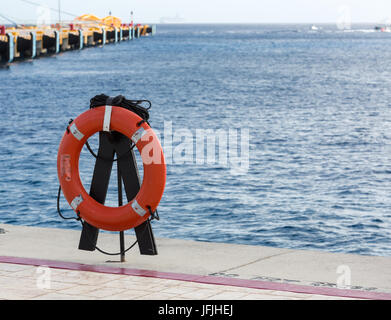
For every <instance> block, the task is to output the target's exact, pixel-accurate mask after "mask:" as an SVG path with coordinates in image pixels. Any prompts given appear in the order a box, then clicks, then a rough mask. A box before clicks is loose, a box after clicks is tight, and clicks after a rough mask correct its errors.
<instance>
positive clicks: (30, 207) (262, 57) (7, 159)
mask: <svg viewBox="0 0 391 320" xmlns="http://www.w3.org/2000/svg"><path fill="white" fill-rule="evenodd" d="M310 27H311V26H310V25H293V24H290V25H278V24H275V25H255V24H253V25H225V24H219V25H207V24H201V25H187V24H185V25H180V24H177V25H158V26H157V34H156V35H155V36H153V37H144V38H141V39H136V40H134V41H129V42H122V43H120V44H117V45H107V46H105V47H102V48H87V49H84V50H82V51H72V52H65V53H62V54H60V55H57V56H53V57H49V58H42V59H37V60H34V61H27V62H22V63H15V64H13V65H11V67H10V68H8V69H1V70H0V103H1V104H0V108H1V109H0V110H1V124H0V223H6V224H14V225H26V226H38V227H55V228H68V229H77V230H81V226H80V224H79V223H78V222H76V221H64V220H62V219H60V218H59V217H58V215H57V212H56V197H57V190H58V179H57V167H56V159H57V150H58V145H59V143H60V140H61V137H62V135H63V133H64V130H65V128H66V126H67V124H68V121H69V119H71V118H76V117H77V116H78V115H79V114H80V113H82V112H84V111H85V110H87V109H88V108H89V100H90V99H91V98H92V97H93V96H95V95H97V94H101V93H105V94H107V95H111V96H115V95H120V94H122V95H124V96H126V97H127V98H129V99H148V100H150V101H151V102H152V104H153V107H152V109H151V125H152V127H153V128H154V129H156V130H157V131H160V132H162V133H163V130H164V126H165V124H166V125H167V123H171V124H172V128H173V131H174V132H181V131H180V130H183V129H185V130H187V132H191V133H195V132H196V130H198V129H212V130H218V129H221V130H226V131H228V130H229V129H230V128H231V129H235V130H238V132H239V133H240V132H241V131H240V130H242V129H243V128H246V129H248V130H249V134H250V140H249V153H248V155H249V162H248V168H247V170H245V172H242V173H241V174H239V175H237V174H233V173H232V170H230V168H229V166H228V167H224V166H220V165H218V164H217V165H216V164H203V165H201V164H198V163H197V162H196V161H195V160H194V161H191V159H190V161H185V162H184V163H180V161H177V162H175V161H172V162H171V163H170V164H168V166H167V169H168V173H167V185H166V190H165V194H164V196H163V199H162V202H161V204H160V207H159V214H160V217H161V220H160V221H159V222H154V223H153V229H154V232H155V235H156V236H157V237H167V238H178V239H190V240H197V241H211V242H224V243H237V244H249V245H263V246H272V247H280V248H294V249H315V250H324V251H331V252H344V253H357V254H364V255H381V256H390V255H391V161H390V160H391V34H390V33H381V32H374V31H373V26H371V25H353V26H352V28H351V30H339V29H338V28H337V27H336V26H334V25H321V26H319V27H320V28H319V30H318V31H312V30H310ZM94 139H95V140H94ZM94 139H92V145H93V147H94V148H95V149H96V148H97V142H96V138H94ZM177 144H178V143H177ZM165 151H167V150H165ZM93 164H94V159H93V158H92V157H90V155H89V153H88V151H86V150H83V152H82V156H81V160H80V167H81V175H82V180H83V183H84V184H85V187H86V189H87V190H88V186H89V181H90V179H91V176H92V171H93ZM112 177H113V183H111V184H110V189H109V196H108V200H107V201H108V202H107V203H108V204H111V205H115V203H116V199H117V195H116V192H117V191H116V179H115V173H113V176H112ZM61 207H62V208H63V211H64V215H67V216H72V215H73V214H74V213H73V211H72V210H71V209H70V207H69V205H68V204H67V203H66V201H65V200H64V199H62V200H61ZM101 246H102V247H104V244H101Z"/></svg>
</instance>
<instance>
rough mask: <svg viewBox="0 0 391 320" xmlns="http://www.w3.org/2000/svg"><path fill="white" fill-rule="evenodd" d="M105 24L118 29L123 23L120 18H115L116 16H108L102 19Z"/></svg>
mask: <svg viewBox="0 0 391 320" xmlns="http://www.w3.org/2000/svg"><path fill="white" fill-rule="evenodd" d="M102 21H103V23H104V24H106V25H109V26H111V25H112V26H114V27H117V28H120V27H121V24H122V21H121V19H120V18H117V17H114V16H107V17H105V18H103V19H102Z"/></svg>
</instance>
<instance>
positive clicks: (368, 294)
mask: <svg viewBox="0 0 391 320" xmlns="http://www.w3.org/2000/svg"><path fill="white" fill-rule="evenodd" d="M0 263H9V264H20V265H30V266H47V267H50V268H54V269H65V270H73V271H89V272H98V273H108V274H120V275H128V276H138V277H149V278H159V279H167V280H179V281H188V282H196V283H204V284H215V285H223V286H233V287H242V288H251V289H260V290H274V291H283V292H284V291H285V292H293V293H304V294H316V295H324V296H332V297H344V298H356V299H370V300H391V293H382V292H373V291H362V290H348V289H338V288H330V287H314V286H306V285H296V284H290V283H278V282H269V281H261V280H246V279H237V278H228V277H217V276H201V275H193V274H185V273H173V272H160V271H152V270H141V269H130V268H121V267H113V266H99V265H88V264H81V263H74V262H64V261H55V260H44V259H32V258H20V257H6V256H0Z"/></svg>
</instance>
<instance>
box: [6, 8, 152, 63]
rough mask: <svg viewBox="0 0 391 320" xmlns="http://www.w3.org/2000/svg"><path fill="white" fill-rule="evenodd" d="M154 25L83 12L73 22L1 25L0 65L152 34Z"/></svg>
mask: <svg viewBox="0 0 391 320" xmlns="http://www.w3.org/2000/svg"><path fill="white" fill-rule="evenodd" d="M155 33H156V25H148V24H136V25H134V24H133V23H129V24H124V23H122V22H121V20H119V19H118V18H116V17H112V16H109V17H106V18H104V19H99V18H97V17H95V16H92V15H83V16H81V17H79V18H76V19H75V21H73V22H72V23H67V24H61V25H60V24H56V25H50V26H24V25H23V26H20V25H16V26H0V65H8V64H10V63H12V62H15V61H22V60H29V59H36V58H40V57H45V56H50V55H56V54H59V53H60V52H65V51H70V50H82V49H83V48H87V47H97V46H104V45H108V44H113V43H118V42H121V41H129V40H133V39H137V38H140V37H143V36H148V35H154V34H155Z"/></svg>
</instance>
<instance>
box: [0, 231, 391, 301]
mask: <svg viewBox="0 0 391 320" xmlns="http://www.w3.org/2000/svg"><path fill="white" fill-rule="evenodd" d="M0 229H3V230H4V232H2V233H0V284H1V285H0V299H12V300H14V299H49V300H51V299H55V300H57V299H128V300H132V299H145V300H154V299H156V300H170V299H173V300H185V299H192V300H197V299H202V300H213V299H218V300H225V299H227V300H239V299H245V300H258V299H266V300H275V299H284V300H292V299H299V300H303V299H321V300H323V299H373V300H391V257H374V256H360V255H351V254H336V253H327V252H317V251H302V250H289V249H278V248H270V247H261V246H247V245H233V244H223V243H209V242H195V241H185V240H178V239H160V238H158V239H156V241H157V246H158V251H159V255H158V256H141V255H140V254H139V250H138V248H137V247H135V248H134V249H133V250H131V251H130V252H128V253H127V256H126V260H127V262H125V263H120V262H119V258H118V257H108V256H105V255H102V254H101V253H99V252H85V251H80V250H78V249H77V247H78V242H79V239H80V231H77V230H64V229H50V228H36V227H23V226H13V225H1V224H0ZM134 240H135V237H133V236H130V235H126V241H127V243H132V242H133V241H134ZM118 242H119V240H118V235H117V234H108V233H102V234H100V236H99V242H98V245H99V246H100V247H102V248H104V249H106V250H109V251H112V252H117V251H118ZM110 260H111V261H110ZM42 268H44V269H42ZM42 270H50V274H51V278H50V279H51V286H50V288H40V287H39V286H38V287H37V281H38V280H39V279H40V277H41V276H42V275H43V273H42V272H44V271H42Z"/></svg>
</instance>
